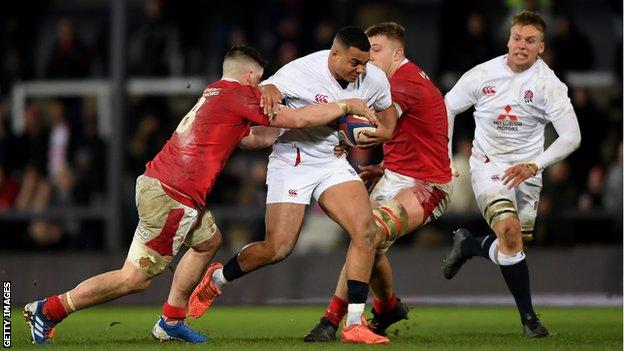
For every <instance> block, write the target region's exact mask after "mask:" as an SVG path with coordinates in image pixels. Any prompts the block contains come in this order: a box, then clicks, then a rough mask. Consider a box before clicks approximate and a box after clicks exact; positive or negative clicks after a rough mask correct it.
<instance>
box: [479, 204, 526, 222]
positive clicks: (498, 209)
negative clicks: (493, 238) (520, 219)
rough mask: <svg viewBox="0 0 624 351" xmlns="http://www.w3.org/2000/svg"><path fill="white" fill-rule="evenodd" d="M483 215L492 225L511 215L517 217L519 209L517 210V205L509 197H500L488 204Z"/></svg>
mask: <svg viewBox="0 0 624 351" xmlns="http://www.w3.org/2000/svg"><path fill="white" fill-rule="evenodd" d="M483 216H484V217H485V220H486V221H487V222H488V224H489V225H490V227H492V226H494V224H496V223H498V222H500V221H502V220H503V219H506V218H509V217H517V216H518V211H517V210H516V206H515V205H514V203H513V202H511V200H509V199H498V200H494V201H492V202H490V204H489V205H487V207H486V209H485V211H484V213H483Z"/></svg>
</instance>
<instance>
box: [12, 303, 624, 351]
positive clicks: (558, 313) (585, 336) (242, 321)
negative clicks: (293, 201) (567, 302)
mask: <svg viewBox="0 0 624 351" xmlns="http://www.w3.org/2000/svg"><path fill="white" fill-rule="evenodd" d="M323 310H324V307H323V306H318V307H221V306H215V308H213V309H212V310H210V311H208V313H207V314H206V315H204V316H203V317H202V318H201V319H199V320H194V321H191V323H192V325H193V327H194V328H197V329H198V330H201V331H203V332H206V333H207V334H208V335H209V336H210V338H211V340H210V342H209V343H208V344H205V345H188V344H183V343H175V342H171V343H159V342H156V341H155V340H153V339H152V337H151V334H150V331H151V328H152V326H153V325H154V323H155V322H156V319H157V316H158V314H159V312H160V311H159V309H158V308H142V307H134V308H107V307H102V308H95V309H91V310H85V311H80V312H78V313H76V314H75V315H72V316H71V317H69V318H68V319H67V320H65V321H64V322H63V323H62V324H61V325H60V326H59V327H58V328H57V333H56V337H55V339H54V346H53V349H54V350H84V349H90V350H112V349H115V350H180V349H198V350H199V349H202V350H203V349H207V350H211V351H212V350H347V349H350V350H355V349H362V348H364V349H367V350H368V349H373V348H378V349H383V350H622V309H621V308H539V309H538V310H539V312H540V313H541V317H542V321H543V322H544V325H546V326H547V327H548V329H549V330H550V332H551V336H550V337H549V338H546V339H526V338H524V337H523V336H522V329H521V326H520V324H519V321H518V315H517V313H516V311H515V309H512V308H502V307H468V308H467V307H419V306H417V307H413V308H412V310H411V311H410V319H409V320H408V321H403V322H401V323H398V324H396V326H392V327H390V329H389V331H390V334H391V337H390V339H391V344H390V345H387V346H384V345H373V346H358V345H344V344H341V343H339V342H336V343H329V344H306V343H304V342H303V340H302V338H303V335H304V334H305V333H306V332H307V331H308V330H309V329H310V328H312V326H314V324H316V322H317V321H318V319H319V318H320V316H321V314H322V313H323ZM12 328H13V331H12V344H13V345H12V349H14V350H25V349H36V348H38V347H37V346H35V345H31V344H30V343H29V331H28V329H27V327H26V324H25V323H24V322H23V319H22V318H21V310H19V311H18V310H17V309H15V310H14V311H13V318H12ZM45 349H48V348H45Z"/></svg>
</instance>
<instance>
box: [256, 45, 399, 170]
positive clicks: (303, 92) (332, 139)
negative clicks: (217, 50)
mask: <svg viewBox="0 0 624 351" xmlns="http://www.w3.org/2000/svg"><path fill="white" fill-rule="evenodd" d="M328 59H329V50H323V51H318V52H315V53H312V54H310V55H308V56H304V57H301V58H299V59H297V60H294V61H292V62H289V63H288V64H286V65H284V66H283V67H282V68H280V70H279V71H277V72H276V73H275V74H274V75H273V76H271V77H270V78H269V79H267V80H265V81H264V82H262V83H261V85H265V84H274V85H275V86H276V87H277V89H279V91H280V92H281V93H282V95H283V97H284V99H285V104H286V105H287V106H289V107H292V108H299V107H303V106H307V105H311V104H323V103H328V102H332V101H337V100H342V99H349V98H359V99H362V100H364V101H366V103H367V105H368V106H369V107H372V108H373V109H374V110H376V111H381V110H384V109H386V108H388V107H390V105H391V104H392V98H391V96H390V83H389V82H388V79H387V78H386V75H385V74H384V73H383V71H381V70H380V69H379V68H377V67H375V66H373V65H372V64H370V63H367V64H366V70H365V72H364V73H363V74H361V75H360V76H359V77H358V78H357V80H355V81H354V82H352V83H349V85H348V86H347V87H346V88H345V89H343V88H342V87H341V86H340V84H339V83H338V82H337V81H336V79H335V78H334V77H333V76H332V75H331V73H330V72H329V67H328ZM338 142H339V139H338V131H337V129H336V127H331V126H318V127H311V128H304V129H288V130H284V131H283V133H282V135H281V136H280V137H279V138H278V139H277V141H276V142H275V144H274V147H273V150H274V152H275V151H276V150H277V149H280V144H290V145H293V144H294V145H295V146H296V147H297V148H299V149H300V150H301V152H303V153H304V154H307V155H309V156H312V157H315V158H316V157H335V156H334V146H336V145H337V144H338ZM302 161H303V162H305V160H302Z"/></svg>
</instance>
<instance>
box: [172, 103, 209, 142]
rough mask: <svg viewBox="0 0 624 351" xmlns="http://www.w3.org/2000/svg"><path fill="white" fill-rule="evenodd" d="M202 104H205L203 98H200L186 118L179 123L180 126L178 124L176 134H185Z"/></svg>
mask: <svg viewBox="0 0 624 351" xmlns="http://www.w3.org/2000/svg"><path fill="white" fill-rule="evenodd" d="M204 102H206V98H205V97H203V96H202V97H201V98H199V100H198V101H197V103H196V104H195V106H193V108H192V109H191V110H190V111H189V112H188V113H187V114H186V116H184V118H182V120H181V121H180V124H178V127H177V128H176V132H177V133H179V134H182V133H184V132H186V130H187V129H188V128H189V127H190V126H191V124H193V121H194V120H195V116H196V115H197V111H199V109H200V108H201V107H202V105H203V104H204Z"/></svg>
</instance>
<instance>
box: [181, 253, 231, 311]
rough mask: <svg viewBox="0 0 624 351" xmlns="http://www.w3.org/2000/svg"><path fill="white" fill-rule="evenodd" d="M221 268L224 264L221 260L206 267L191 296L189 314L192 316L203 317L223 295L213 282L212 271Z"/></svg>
mask: <svg viewBox="0 0 624 351" xmlns="http://www.w3.org/2000/svg"><path fill="white" fill-rule="evenodd" d="M220 268H223V265H222V264H221V263H219V262H214V263H212V264H210V265H209V266H208V268H206V274H204V278H203V279H202V281H201V282H199V284H198V285H197V287H196V288H195V290H193V293H192V294H191V297H190V298H189V303H188V316H189V317H190V318H199V317H201V316H202V315H203V314H204V313H205V312H206V310H208V309H209V308H210V305H212V302H213V301H214V299H215V298H216V297H217V296H219V295H221V290H219V288H217V287H216V286H215V284H214V283H213V282H212V273H214V271H216V270H217V269H220Z"/></svg>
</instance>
